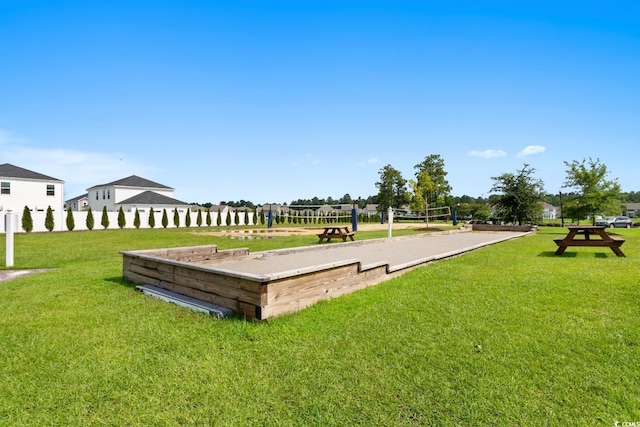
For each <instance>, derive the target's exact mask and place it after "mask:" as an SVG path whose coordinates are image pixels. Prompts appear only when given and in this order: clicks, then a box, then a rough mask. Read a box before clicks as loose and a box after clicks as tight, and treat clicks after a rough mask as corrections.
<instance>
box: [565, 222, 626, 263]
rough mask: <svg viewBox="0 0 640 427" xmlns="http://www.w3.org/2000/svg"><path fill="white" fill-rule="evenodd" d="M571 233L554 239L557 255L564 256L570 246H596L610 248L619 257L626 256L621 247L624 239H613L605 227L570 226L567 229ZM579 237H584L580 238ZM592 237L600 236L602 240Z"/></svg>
mask: <svg viewBox="0 0 640 427" xmlns="http://www.w3.org/2000/svg"><path fill="white" fill-rule="evenodd" d="M567 228H568V229H569V233H568V234H567V235H566V236H565V237H564V238H562V237H558V238H556V239H554V242H556V245H558V250H556V255H562V254H563V253H564V251H565V250H566V249H567V248H568V247H569V246H596V247H608V248H610V249H611V250H612V251H613V252H614V253H615V254H616V255H617V256H621V257H623V256H625V255H624V253H623V252H622V250H621V249H620V246H622V244H623V243H624V239H623V238H621V237H612V236H610V235H609V234H608V233H607V231H606V230H605V227H604V226H600V225H570V226H568V227H567ZM578 236H584V237H583V238H578ZM591 236H599V237H600V238H599V239H598V238H596V239H592V238H591Z"/></svg>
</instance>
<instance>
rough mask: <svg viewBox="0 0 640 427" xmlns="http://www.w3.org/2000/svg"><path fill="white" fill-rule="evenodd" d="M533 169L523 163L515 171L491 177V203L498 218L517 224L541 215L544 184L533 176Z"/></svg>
mask: <svg viewBox="0 0 640 427" xmlns="http://www.w3.org/2000/svg"><path fill="white" fill-rule="evenodd" d="M534 172H535V169H534V168H532V167H531V166H529V165H528V164H525V165H524V166H523V167H522V169H520V170H519V171H518V172H517V173H515V174H513V173H504V174H502V175H500V176H497V177H492V178H491V179H492V180H493V187H492V188H491V192H492V193H499V194H496V195H495V196H496V197H494V198H493V201H492V205H493V208H494V209H495V211H496V214H497V215H498V217H499V218H500V219H502V220H503V221H506V222H514V223H516V222H517V223H518V224H519V225H522V224H526V223H533V222H537V221H538V220H539V219H540V218H541V217H542V204H541V202H542V201H543V199H544V193H543V191H544V184H543V182H542V181H541V180H539V179H536V178H534V176H533V174H534Z"/></svg>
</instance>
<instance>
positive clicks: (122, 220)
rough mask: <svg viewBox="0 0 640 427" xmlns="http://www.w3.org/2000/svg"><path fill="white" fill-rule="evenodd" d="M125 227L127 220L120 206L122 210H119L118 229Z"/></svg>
mask: <svg viewBox="0 0 640 427" xmlns="http://www.w3.org/2000/svg"><path fill="white" fill-rule="evenodd" d="M125 225H127V219H126V218H125V217H124V210H123V209H122V206H120V209H118V227H120V228H124V226H125Z"/></svg>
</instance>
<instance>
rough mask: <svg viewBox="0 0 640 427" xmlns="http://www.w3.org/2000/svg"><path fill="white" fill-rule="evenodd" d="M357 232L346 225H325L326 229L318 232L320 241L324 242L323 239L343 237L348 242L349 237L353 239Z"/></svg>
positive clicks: (328, 240)
mask: <svg viewBox="0 0 640 427" xmlns="http://www.w3.org/2000/svg"><path fill="white" fill-rule="evenodd" d="M355 234H356V233H355V232H353V231H349V227H347V226H344V225H327V226H326V227H324V231H323V232H322V233H320V234H318V237H319V238H320V241H319V242H318V243H322V241H323V240H325V239H326V240H327V242H330V241H331V239H342V241H343V242H346V241H347V239H351V241H353V240H354V239H353V236H354V235H355Z"/></svg>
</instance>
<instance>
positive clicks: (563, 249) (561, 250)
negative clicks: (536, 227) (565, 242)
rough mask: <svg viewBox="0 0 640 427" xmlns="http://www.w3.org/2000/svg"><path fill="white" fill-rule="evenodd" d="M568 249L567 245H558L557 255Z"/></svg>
mask: <svg viewBox="0 0 640 427" xmlns="http://www.w3.org/2000/svg"><path fill="white" fill-rule="evenodd" d="M566 250H567V247H566V246H558V249H557V250H556V255H562V254H563V253H564V251H566Z"/></svg>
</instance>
